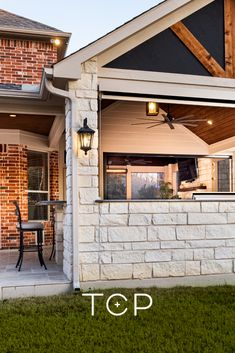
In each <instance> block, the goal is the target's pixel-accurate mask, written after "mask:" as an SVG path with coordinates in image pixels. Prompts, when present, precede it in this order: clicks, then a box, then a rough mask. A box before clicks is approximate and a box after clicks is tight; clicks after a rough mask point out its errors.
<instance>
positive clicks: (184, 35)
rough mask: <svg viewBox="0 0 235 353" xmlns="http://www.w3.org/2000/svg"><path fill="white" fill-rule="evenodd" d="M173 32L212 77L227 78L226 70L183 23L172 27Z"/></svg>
mask: <svg viewBox="0 0 235 353" xmlns="http://www.w3.org/2000/svg"><path fill="white" fill-rule="evenodd" d="M171 30H172V31H173V32H174V33H175V34H176V35H177V37H178V38H179V39H180V40H181V41H182V42H183V44H184V45H185V46H186V47H187V48H188V49H189V50H190V51H191V52H192V54H193V55H194V56H195V57H196V58H197V59H198V60H199V61H200V63H201V64H202V65H203V66H204V67H205V69H206V70H207V71H208V72H209V73H210V74H211V75H212V76H216V77H226V74H225V70H224V69H223V68H222V67H221V66H220V65H219V63H218V62H217V61H216V60H215V59H214V58H213V57H212V55H211V54H210V53H209V52H208V51H207V50H206V49H205V47H203V45H202V44H201V43H200V42H199V41H198V40H197V38H196V37H195V36H194V35H193V34H192V33H191V32H190V31H189V30H188V28H187V27H186V26H185V25H184V24H183V23H182V22H181V21H180V22H178V23H176V24H174V25H173V26H171Z"/></svg>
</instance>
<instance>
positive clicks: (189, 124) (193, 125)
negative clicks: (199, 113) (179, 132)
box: [182, 123, 198, 127]
mask: <svg viewBox="0 0 235 353" xmlns="http://www.w3.org/2000/svg"><path fill="white" fill-rule="evenodd" d="M182 125H184V126H192V127H197V126H198V125H197V124H191V123H183V124H182Z"/></svg>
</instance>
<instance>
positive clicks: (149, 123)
mask: <svg viewBox="0 0 235 353" xmlns="http://www.w3.org/2000/svg"><path fill="white" fill-rule="evenodd" d="M154 123H155V122H151V121H149V122H148V123H135V124H131V125H151V124H154ZM157 123H158V124H162V123H163V122H161V121H159V122H157Z"/></svg>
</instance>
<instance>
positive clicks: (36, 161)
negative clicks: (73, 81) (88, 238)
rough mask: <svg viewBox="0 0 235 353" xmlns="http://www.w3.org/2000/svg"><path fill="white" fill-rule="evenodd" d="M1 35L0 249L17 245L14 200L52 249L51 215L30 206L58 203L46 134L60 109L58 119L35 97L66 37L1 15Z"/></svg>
mask: <svg viewBox="0 0 235 353" xmlns="http://www.w3.org/2000/svg"><path fill="white" fill-rule="evenodd" d="M0 33H1V39H0V51H1V65H0V90H1V98H0V99H1V105H2V107H3V109H2V110H1V113H0V185H1V186H2V187H4V188H5V189H4V190H1V236H0V248H1V249H9V248H15V247H17V246H18V245H19V235H18V233H17V232H16V226H15V222H16V219H15V215H14V206H13V204H12V202H11V201H13V200H19V203H20V207H21V211H22V216H23V218H24V219H25V220H28V219H29V220H35V219H40V220H43V221H44V222H45V243H46V244H51V241H52V239H51V238H52V230H51V222H50V215H49V214H48V212H47V209H40V210H37V209H35V207H34V203H35V201H36V200H40V199H44V198H48V196H49V195H50V198H51V199H52V200H53V199H58V198H59V193H60V194H61V191H59V142H58V143H54V142H53V146H52V145H51V146H50V144H48V135H49V133H50V131H53V130H52V129H53V127H56V128H58V126H59V125H61V129H62V128H63V125H64V122H63V117H62V112H63V110H62V109H63V105H62V104H61V114H59V109H60V107H59V106H58V102H56V103H54V101H53V99H52V100H50V98H49V99H48V97H46V96H44V97H42V96H41V99H38V98H39V97H40V94H42V92H41V93H40V91H41V90H42V89H43V88H42V87H41V82H42V74H43V69H44V68H46V67H51V65H52V64H54V63H55V62H57V61H58V60H60V59H62V58H63V57H64V55H65V52H66V47H67V44H68V41H69V37H70V34H68V33H64V32H61V31H59V30H57V29H55V28H52V27H49V26H46V25H43V24H41V23H38V22H35V21H32V20H29V19H25V18H23V17H20V16H17V15H15V14H12V13H9V12H6V11H3V10H0ZM56 40H57V41H60V45H59V46H56V43H57V42H56ZM54 104H56V105H57V107H56V109H57V112H56V110H55V111H53V108H52V106H53V105H54ZM60 167H61V168H62V173H63V166H60ZM40 168H41V170H43V169H44V171H45V172H44V173H45V175H44V176H43V178H44V180H43V184H44V185H43V186H42V187H39V185H38V181H39V180H36V178H38V175H36V174H37V173H39V170H40ZM35 173H36V174H35ZM30 178H31V181H30ZM32 188H33V190H30V189H32ZM40 189H41V190H40ZM32 191H33V192H32ZM61 197H62V196H61ZM33 241H34V235H33V234H28V237H27V242H28V243H29V244H30V243H32V242H33Z"/></svg>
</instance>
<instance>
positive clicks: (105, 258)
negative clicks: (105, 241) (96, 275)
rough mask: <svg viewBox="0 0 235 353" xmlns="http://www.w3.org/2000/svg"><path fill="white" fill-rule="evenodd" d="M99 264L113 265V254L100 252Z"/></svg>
mask: <svg viewBox="0 0 235 353" xmlns="http://www.w3.org/2000/svg"><path fill="white" fill-rule="evenodd" d="M99 262H100V263H101V264H111V262H112V256H111V252H108V251H105V252H100V260H99Z"/></svg>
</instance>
